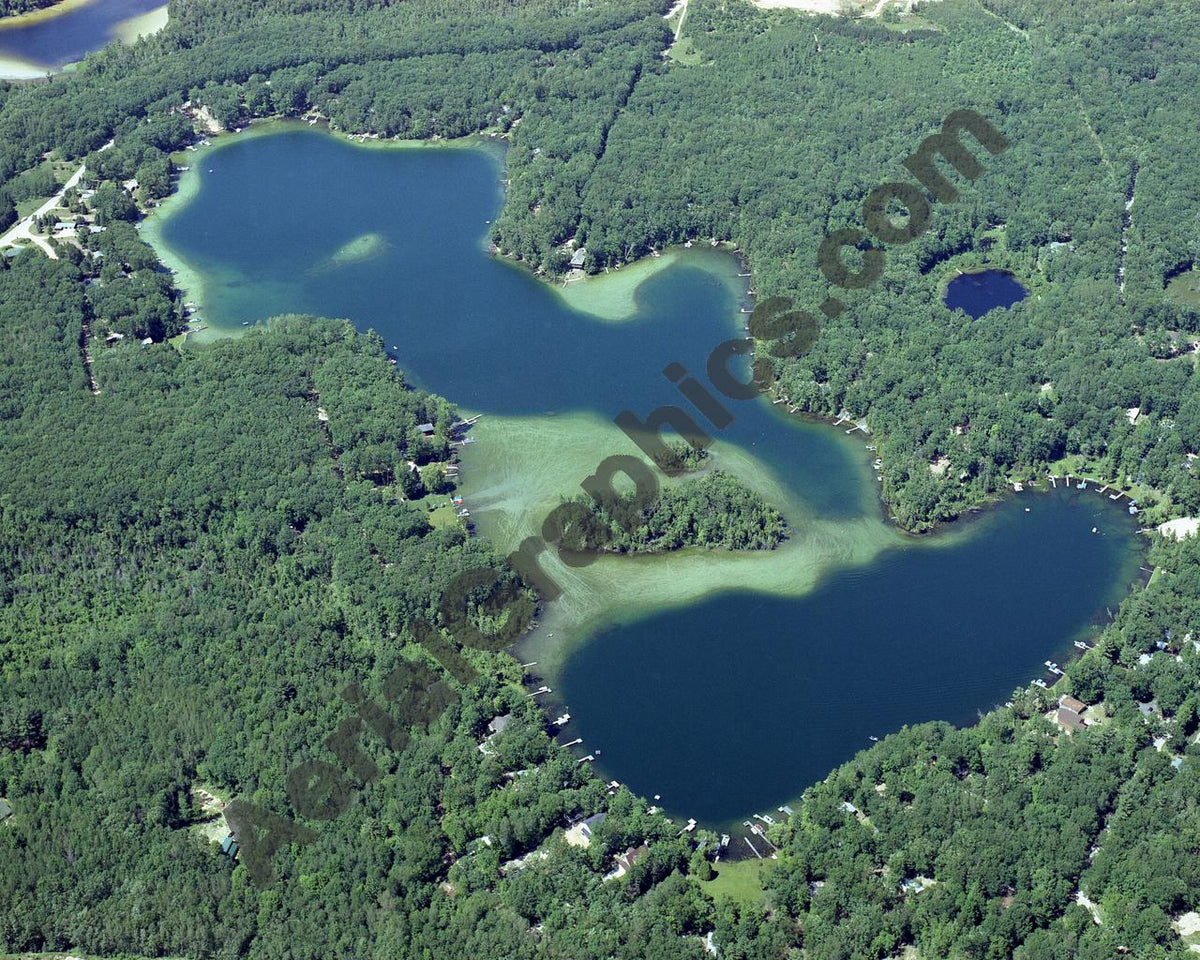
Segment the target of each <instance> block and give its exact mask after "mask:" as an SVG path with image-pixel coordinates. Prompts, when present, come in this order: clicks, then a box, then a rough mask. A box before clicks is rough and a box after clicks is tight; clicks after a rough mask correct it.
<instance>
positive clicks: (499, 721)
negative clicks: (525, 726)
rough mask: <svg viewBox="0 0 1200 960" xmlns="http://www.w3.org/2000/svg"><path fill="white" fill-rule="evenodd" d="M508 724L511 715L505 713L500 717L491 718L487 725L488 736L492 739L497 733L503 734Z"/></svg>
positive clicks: (510, 720)
mask: <svg viewBox="0 0 1200 960" xmlns="http://www.w3.org/2000/svg"><path fill="white" fill-rule="evenodd" d="M510 722H512V714H511V713H506V714H504V716H502V717H493V718H492V720H491V722H490V723H488V725H487V728H488V736H491V737H494V736H495V735H496V734H498V733H503V732H504V730H505V728H506V727H507V726H508V725H509V723H510Z"/></svg>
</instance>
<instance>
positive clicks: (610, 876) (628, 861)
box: [604, 843, 650, 880]
mask: <svg viewBox="0 0 1200 960" xmlns="http://www.w3.org/2000/svg"><path fill="white" fill-rule="evenodd" d="M649 852H650V847H649V846H647V845H646V844H644V843H643V844H642V845H641V846H640V847H629V848H627V849H626V851H625V852H624V853H618V854H617V855H616V856H615V857H614V858H613V868H612V870H610V871H609V872H608V873H606V874H605V875H604V879H605V880H618V879H620V878H621V877H623V876H625V874H627V873H628V872H629V871H630V870H632V869H633V865H634V864H635V863H637V862H638V861H639V860H641V859H642V857H644V856H645V855H646V854H648V853H649Z"/></svg>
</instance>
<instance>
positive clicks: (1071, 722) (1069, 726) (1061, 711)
mask: <svg viewBox="0 0 1200 960" xmlns="http://www.w3.org/2000/svg"><path fill="white" fill-rule="evenodd" d="M1055 720H1056V721H1057V723H1058V725H1059V726H1060V727H1062V728H1063V729H1064V730H1082V729H1084V727H1085V726H1086V724H1085V723H1084V722H1083V719H1082V718H1081V717H1080V716H1079V714H1078V713H1076V712H1075V711H1074V710H1068V709H1067V708H1066V707H1059V708H1058V714H1057V715H1056V716H1055Z"/></svg>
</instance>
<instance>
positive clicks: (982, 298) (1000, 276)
mask: <svg viewBox="0 0 1200 960" xmlns="http://www.w3.org/2000/svg"><path fill="white" fill-rule="evenodd" d="M1027 296H1029V291H1028V290H1026V289H1025V288H1024V287H1023V286H1021V284H1020V283H1018V282H1017V278H1016V277H1014V276H1013V275H1012V274H1011V273H1009V272H1008V271H1007V270H979V271H977V272H975V273H960V274H959V275H958V276H957V277H955V278H954V279H953V280H951V281H950V283H949V284H948V285H947V286H946V296H945V303H946V306H947V307H949V308H950V309H951V310H963V311H965V312H966V313H968V314H970V315H971V316H972V317H973V318H974V319H976V320H978V319H979V318H980V317H982V316H983V315H984V314H985V313H987V312H988V311H989V310H996V309H999V308H1001V307H1003V308H1008V307H1011V306H1012V305H1013V304H1014V303H1018V302H1019V301H1021V300H1024V299H1025V298H1026V297H1027Z"/></svg>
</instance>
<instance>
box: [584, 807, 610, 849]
mask: <svg viewBox="0 0 1200 960" xmlns="http://www.w3.org/2000/svg"><path fill="white" fill-rule="evenodd" d="M606 816H607V814H604V813H594V814H592V815H591V816H590V817H588V818H587V819H586V820H584V821H583V823H581V824H580V825H579V832H580V833H581V834H582V835H583V839H584V840H586V841H587V842H588V843H591V841H592V828H593V827H598V826H600V824H602V823H603V822H604V818H605V817H606Z"/></svg>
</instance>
